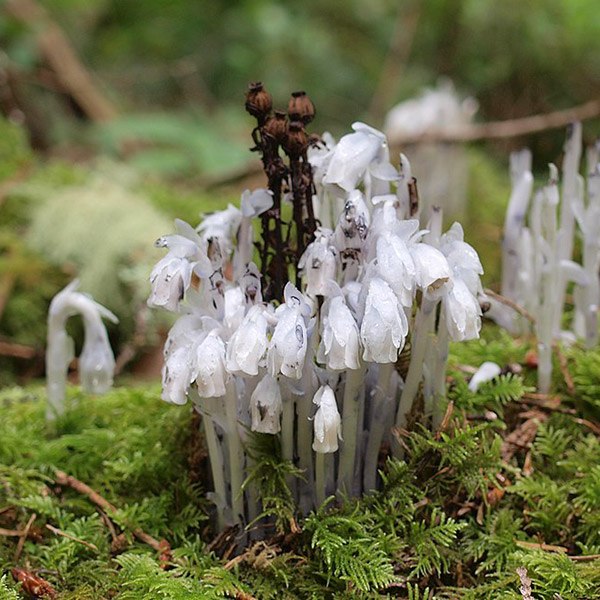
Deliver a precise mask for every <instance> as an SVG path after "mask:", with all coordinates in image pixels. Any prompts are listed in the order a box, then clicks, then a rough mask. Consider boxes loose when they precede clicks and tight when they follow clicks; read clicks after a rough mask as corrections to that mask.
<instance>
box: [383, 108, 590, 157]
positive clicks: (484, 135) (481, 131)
mask: <svg viewBox="0 0 600 600" xmlns="http://www.w3.org/2000/svg"><path fill="white" fill-rule="evenodd" d="M598 115H600V99H595V100H590V101H589V102H586V103H585V104H580V105H578V106H573V107H571V108H567V109H565V110H557V111H553V112H550V113H546V114H542V115H531V116H529V117H522V118H520V119H509V120H506V121H489V122H488V123H473V124H469V125H461V126H459V127H445V128H441V129H438V130H437V131H430V132H428V133H426V134H422V135H418V136H402V135H399V136H394V137H390V146H392V147H393V146H399V145H404V144H416V143H419V142H473V141H476V140H489V139H508V138H514V137H519V136H522V135H528V134H531V133H538V132H540V131H546V130H547V129H560V128H561V127H566V126H567V125H568V124H569V123H572V122H573V121H585V120H586V119H593V118H595V117H597V116H598Z"/></svg>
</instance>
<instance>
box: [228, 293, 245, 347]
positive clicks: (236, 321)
mask: <svg viewBox="0 0 600 600" xmlns="http://www.w3.org/2000/svg"><path fill="white" fill-rule="evenodd" d="M224 301H225V302H224V304H225V306H224V310H223V325H224V326H225V330H226V331H227V333H228V334H229V335H231V334H232V333H233V332H234V331H235V330H236V329H237V328H238V327H239V326H240V323H241V322H242V320H243V319H244V313H245V312H246V299H245V298H244V292H243V290H242V288H240V287H239V286H237V285H236V286H234V287H230V288H227V289H226V290H225V294H224Z"/></svg>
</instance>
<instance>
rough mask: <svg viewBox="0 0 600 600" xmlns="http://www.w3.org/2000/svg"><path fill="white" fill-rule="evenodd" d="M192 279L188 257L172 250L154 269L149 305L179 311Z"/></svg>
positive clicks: (151, 278) (151, 275) (151, 276)
mask: <svg viewBox="0 0 600 600" xmlns="http://www.w3.org/2000/svg"><path fill="white" fill-rule="evenodd" d="M191 281H192V265H191V264H190V262H189V261H188V260H187V259H186V258H180V257H178V256H174V255H173V254H171V253H170V252H169V253H168V254H167V255H166V256H165V257H164V258H162V259H161V260H160V261H159V262H158V263H157V264H156V266H155V267H154V269H152V273H151V274H150V285H151V286H152V291H151V292H150V296H149V298H148V306H156V307H159V308H165V309H166V310H170V311H171V312H179V308H180V306H181V302H182V300H183V298H184V296H185V292H186V291H187V289H188V288H189V287H190V283H191Z"/></svg>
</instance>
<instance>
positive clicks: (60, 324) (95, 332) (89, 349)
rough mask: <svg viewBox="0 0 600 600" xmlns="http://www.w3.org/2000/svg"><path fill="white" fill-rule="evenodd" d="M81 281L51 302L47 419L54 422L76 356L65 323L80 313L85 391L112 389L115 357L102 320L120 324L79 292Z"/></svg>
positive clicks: (47, 357)
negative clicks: (77, 290) (82, 327)
mask: <svg viewBox="0 0 600 600" xmlns="http://www.w3.org/2000/svg"><path fill="white" fill-rule="evenodd" d="M78 284H79V282H78V281H77V280H75V281H73V282H72V283H70V284H69V285H68V286H67V287H66V288H65V289H63V290H62V291H61V292H59V293H58V294H57V295H56V296H55V297H54V298H53V299H52V302H51V303H50V310H49V311H48V347H47V350H46V376H47V378H48V411H47V413H46V414H47V418H48V419H49V420H52V419H54V418H56V416H57V415H60V414H62V413H63V412H64V408H65V406H64V397H65V384H66V379H67V371H68V368H69V363H70V362H71V360H72V359H73V357H74V354H75V352H74V346H75V345H74V342H73V340H72V339H71V338H70V337H69V335H68V334H67V331H66V322H67V320H68V319H69V317H71V316H73V315H74V314H81V316H82V317H83V326H84V342H83V350H82V353H81V356H80V357H79V374H80V378H81V384H82V386H83V388H84V389H85V390H86V391H88V392H92V393H94V394H102V393H104V392H106V391H108V389H109V388H110V387H111V385H112V382H113V374H114V370H115V358H114V355H113V352H112V349H111V347H110V343H109V341H108V334H107V333H106V328H105V327H104V323H103V322H102V318H105V319H109V320H110V321H113V322H114V323H117V322H118V319H117V317H115V315H113V314H112V313H111V312H110V311H109V310H108V309H106V308H104V307H103V306H102V305H100V304H98V303H97V302H94V300H92V298H91V297H89V296H87V295H85V294H81V293H78V292H76V291H75V290H76V289H77V286H78Z"/></svg>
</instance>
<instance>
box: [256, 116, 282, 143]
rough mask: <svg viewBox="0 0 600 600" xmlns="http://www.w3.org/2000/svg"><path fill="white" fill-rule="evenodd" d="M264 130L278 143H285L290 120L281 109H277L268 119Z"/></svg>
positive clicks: (264, 132)
mask: <svg viewBox="0 0 600 600" xmlns="http://www.w3.org/2000/svg"><path fill="white" fill-rule="evenodd" d="M262 132H263V134H265V135H267V136H269V137H270V138H272V139H273V140H275V141H276V142H277V143H278V144H283V142H284V141H285V139H286V137H287V132H288V120H287V118H286V116H285V113H284V112H283V111H281V110H276V111H275V114H274V116H272V117H269V118H268V119H267V122H266V123H265V124H264V126H263V128H262Z"/></svg>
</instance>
